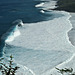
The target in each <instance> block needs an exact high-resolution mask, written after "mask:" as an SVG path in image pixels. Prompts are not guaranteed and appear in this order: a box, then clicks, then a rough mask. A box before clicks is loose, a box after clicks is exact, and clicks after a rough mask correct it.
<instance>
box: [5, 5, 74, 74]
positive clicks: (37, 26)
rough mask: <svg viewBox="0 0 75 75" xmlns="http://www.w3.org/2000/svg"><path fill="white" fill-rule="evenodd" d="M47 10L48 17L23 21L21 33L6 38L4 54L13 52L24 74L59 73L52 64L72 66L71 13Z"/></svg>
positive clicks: (7, 54) (6, 55)
mask: <svg viewBox="0 0 75 75" xmlns="http://www.w3.org/2000/svg"><path fill="white" fill-rule="evenodd" d="M48 6H49V5H48ZM44 13H45V12H44ZM50 13H51V14H52V16H51V20H49V21H43V22H38V23H30V24H23V27H22V28H20V29H19V31H20V34H21V35H20V36H19V37H16V38H15V39H14V40H13V41H12V42H6V43H7V44H6V46H5V50H4V51H5V54H4V56H5V57H8V56H9V55H10V54H12V55H14V59H15V63H18V64H19V65H20V71H22V72H23V74H24V75H50V74H51V73H52V72H53V74H54V73H55V75H58V73H57V72H56V70H55V69H54V68H55V66H59V67H65V66H69V67H73V66H75V65H74V60H75V54H74V52H75V47H74V46H73V45H72V44H71V43H70V41H69V37H68V32H69V31H70V30H71V28H72V25H71V23H70V21H69V18H70V17H71V16H70V14H69V13H68V12H65V11H52V12H50ZM15 34H16V33H15ZM6 36H7V35H6ZM6 36H5V37H6ZM21 65H22V66H21ZM74 69H75V67H74ZM17 75H18V74H17Z"/></svg>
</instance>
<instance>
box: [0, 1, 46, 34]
mask: <svg viewBox="0 0 75 75" xmlns="http://www.w3.org/2000/svg"><path fill="white" fill-rule="evenodd" d="M40 2H42V1H34V0H14V1H13V0H6V1H5V0H0V35H2V34H3V33H5V32H6V31H7V30H8V29H9V27H11V25H12V22H13V21H15V20H17V19H22V20H23V22H24V23H33V22H39V21H43V20H45V19H46V17H47V15H46V14H42V13H41V12H40V10H41V9H38V8H35V5H36V4H39V3H40Z"/></svg>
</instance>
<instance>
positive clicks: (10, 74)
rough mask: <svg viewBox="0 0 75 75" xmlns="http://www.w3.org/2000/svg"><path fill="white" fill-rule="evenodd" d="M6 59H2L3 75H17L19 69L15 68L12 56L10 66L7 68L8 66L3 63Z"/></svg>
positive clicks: (1, 69) (0, 69)
mask: <svg viewBox="0 0 75 75" xmlns="http://www.w3.org/2000/svg"><path fill="white" fill-rule="evenodd" d="M3 59H4V58H1V59H0V71H1V73H2V75H15V73H16V71H17V70H18V69H19V67H18V66H15V67H14V66H13V56H12V55H11V56H10V60H9V61H8V62H9V64H8V66H7V64H4V63H3V62H2V60H3Z"/></svg>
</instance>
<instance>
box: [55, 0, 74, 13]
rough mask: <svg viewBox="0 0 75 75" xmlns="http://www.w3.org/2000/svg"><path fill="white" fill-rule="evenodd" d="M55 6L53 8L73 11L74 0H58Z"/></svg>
mask: <svg viewBox="0 0 75 75" xmlns="http://www.w3.org/2000/svg"><path fill="white" fill-rule="evenodd" d="M57 6H58V7H57V8H55V9H54V10H65V11H69V12H75V0H58V2H57Z"/></svg>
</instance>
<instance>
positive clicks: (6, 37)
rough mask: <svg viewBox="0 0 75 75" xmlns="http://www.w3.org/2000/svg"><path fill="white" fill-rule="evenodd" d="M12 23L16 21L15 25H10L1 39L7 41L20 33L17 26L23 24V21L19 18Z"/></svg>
mask: <svg viewBox="0 0 75 75" xmlns="http://www.w3.org/2000/svg"><path fill="white" fill-rule="evenodd" d="M13 23H16V24H17V25H15V26H12V27H11V28H10V29H9V30H8V31H7V32H6V33H5V34H4V35H3V36H2V37H1V39H2V40H3V41H5V43H7V42H11V41H13V40H14V39H15V37H17V36H19V35H20V31H19V29H18V28H19V26H23V22H22V21H21V20H16V21H14V22H13Z"/></svg>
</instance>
